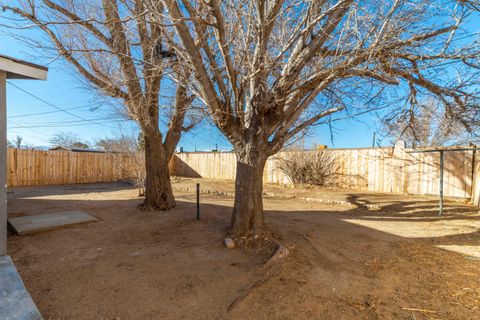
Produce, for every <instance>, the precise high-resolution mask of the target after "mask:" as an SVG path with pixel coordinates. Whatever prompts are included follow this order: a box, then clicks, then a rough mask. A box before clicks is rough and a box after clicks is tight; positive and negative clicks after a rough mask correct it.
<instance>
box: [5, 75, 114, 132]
mask: <svg viewBox="0 0 480 320" xmlns="http://www.w3.org/2000/svg"><path fill="white" fill-rule="evenodd" d="M7 83H8V84H9V85H11V86H13V87H14V88H17V89H18V90H20V91H22V92H24V93H26V94H28V95H29V96H31V97H33V98H35V99H37V100H38V101H41V102H43V103H45V104H47V105H49V106H51V107H53V108H55V109H57V110H59V111H62V112H64V113H66V114H68V115H71V116H72V117H75V118H77V119H80V120H83V121H87V122H90V123H92V124H96V125H102V126H104V127H110V128H113V127H111V126H107V125H105V124H104V123H101V122H98V123H97V122H95V121H92V120H90V119H85V118H83V117H80V116H78V115H76V114H75V113H72V112H69V111H68V110H65V109H63V108H60V107H58V106H56V105H54V104H53V103H50V102H48V101H46V100H44V99H42V98H40V97H38V96H36V95H34V94H33V93H30V92H28V91H27V90H24V89H22V88H20V87H19V86H17V85H15V84H13V83H11V82H10V81H7Z"/></svg>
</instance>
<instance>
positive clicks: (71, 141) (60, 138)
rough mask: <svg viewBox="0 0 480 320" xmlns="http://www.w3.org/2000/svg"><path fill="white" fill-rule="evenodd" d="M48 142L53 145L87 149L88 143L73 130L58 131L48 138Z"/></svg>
mask: <svg viewBox="0 0 480 320" xmlns="http://www.w3.org/2000/svg"><path fill="white" fill-rule="evenodd" d="M50 144H51V145H52V146H54V147H65V148H81V149H88V148H90V145H89V143H88V142H86V141H84V140H83V139H82V138H81V137H80V136H79V135H78V134H76V133H73V132H58V133H56V134H54V135H53V136H52V137H51V138H50Z"/></svg>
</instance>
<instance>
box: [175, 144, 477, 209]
mask: <svg viewBox="0 0 480 320" xmlns="http://www.w3.org/2000/svg"><path fill="white" fill-rule="evenodd" d="M409 151H411V150H409V149H403V148H400V147H397V148H363V149H325V150H321V151H320V150H319V151H291V152H280V153H278V154H277V155H274V156H272V157H270V158H269V159H268V161H267V163H266V167H265V171H264V176H263V178H264V182H265V183H278V184H290V183H291V182H290V179H289V178H288V177H287V176H286V175H285V174H284V172H283V170H282V169H281V168H280V166H281V164H282V161H283V159H289V158H294V157H296V158H301V157H304V156H305V155H307V154H311V153H316V152H327V153H329V154H330V155H331V156H332V157H333V158H334V160H335V163H336V166H335V168H336V173H337V174H338V175H339V176H341V177H342V187H345V188H349V189H354V190H368V191H375V192H387V193H402V194H416V195H438V193H439V175H440V170H439V161H440V159H439V154H438V153H416V154H410V153H408V152H409ZM477 162H478V161H477ZM172 167H173V168H172V169H173V171H172V173H173V174H175V175H178V176H187V177H203V178H211V179H228V180H232V179H234V178H235V167H236V160H235V154H233V153H219V152H210V153H179V154H177V155H176V157H175V159H174V163H173V165H172ZM473 167H474V153H473V151H458V152H446V153H445V170H444V194H445V196H447V197H459V198H475V194H477V199H478V198H480V166H479V165H477V166H476V170H474V168H473ZM474 180H475V181H477V183H476V184H475V190H473V192H472V189H474V184H473V181H474ZM472 196H473V197H472ZM474 200H475V199H474ZM477 201H480V199H478V200H477Z"/></svg>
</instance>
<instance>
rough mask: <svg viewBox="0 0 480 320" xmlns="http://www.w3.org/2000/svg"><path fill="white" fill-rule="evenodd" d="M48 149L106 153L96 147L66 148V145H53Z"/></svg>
mask: <svg viewBox="0 0 480 320" xmlns="http://www.w3.org/2000/svg"><path fill="white" fill-rule="evenodd" d="M48 151H71V152H94V153H106V152H105V151H103V150H98V149H84V148H67V147H53V148H50V149H48Z"/></svg>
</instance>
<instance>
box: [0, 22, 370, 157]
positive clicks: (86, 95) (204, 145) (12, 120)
mask: <svg viewBox="0 0 480 320" xmlns="http://www.w3.org/2000/svg"><path fill="white" fill-rule="evenodd" d="M28 32H31V33H32V36H34V37H35V36H38V33H37V32H34V31H28ZM0 54H4V55H8V56H12V57H15V58H19V59H24V60H27V61H31V62H34V63H38V64H41V65H48V67H49V73H48V80H47V81H33V80H10V82H11V84H7V109H8V110H7V112H8V121H7V122H8V124H7V130H8V138H9V139H12V138H14V137H16V136H21V137H22V138H23V141H24V142H25V143H27V144H31V145H35V146H48V145H49V139H50V138H51V136H52V135H54V134H55V133H58V132H73V133H76V134H78V135H79V136H80V137H81V138H82V139H84V140H87V141H94V140H96V139H101V138H105V137H109V136H113V135H115V133H116V132H118V128H119V123H121V124H122V126H123V127H126V128H136V125H135V124H134V123H133V122H125V121H121V122H118V119H119V117H118V116H117V115H116V114H115V107H114V105H112V103H111V102H108V100H107V102H105V99H104V98H103V97H101V96H99V95H98V93H97V92H95V91H94V90H92V89H90V88H87V87H86V86H85V85H84V84H83V83H82V82H81V80H80V78H79V77H78V76H76V75H75V73H74V71H73V70H72V69H71V68H69V67H68V66H67V65H66V64H65V63H62V62H61V61H51V60H47V59H45V58H42V57H41V52H40V51H38V49H36V48H31V47H27V46H26V45H24V44H23V43H21V42H18V41H17V40H16V39H14V38H13V37H12V36H10V35H9V34H7V33H5V32H4V31H3V32H2V30H0ZM15 86H16V87H15ZM17 87H18V88H17ZM19 88H20V89H19ZM22 90H23V91H22ZM24 91H26V92H28V93H30V94H32V95H34V96H36V97H38V98H40V99H42V100H44V101H45V102H42V101H40V100H38V99H37V98H35V97H33V96H31V95H29V94H27V93H25V92H24ZM52 105H54V106H57V107H59V108H62V109H65V110H67V111H68V113H70V114H68V113H66V112H57V111H58V109H56V108H55V107H54V106H52ZM92 108H95V110H93V111H92V110H91V109H92ZM46 112H52V113H47V114H42V115H32V114H37V113H46ZM72 114H74V115H72ZM79 118H81V119H88V120H91V121H83V120H80V119H79ZM375 119H376V118H375V117H374V116H369V115H365V116H363V117H361V118H360V119H357V120H355V121H353V120H348V121H347V120H345V121H340V122H337V123H336V124H335V127H334V128H333V144H332V141H331V134H330V133H331V132H330V129H329V128H328V127H326V126H324V127H318V128H315V129H312V130H311V132H310V133H309V135H308V137H307V138H305V146H306V147H311V146H312V145H313V144H326V145H328V146H329V147H336V148H349V147H369V146H371V144H372V136H373V132H374V129H373V128H374V127H375V126H376V122H375ZM179 147H183V148H184V150H186V151H193V150H195V149H196V150H211V149H214V148H216V147H218V149H220V150H230V149H231V146H230V144H229V143H228V141H227V140H226V139H225V138H224V137H223V136H222V134H221V133H220V132H219V131H218V130H217V129H216V128H215V127H214V126H211V125H209V124H208V123H204V124H202V125H201V126H200V127H197V128H196V129H194V130H192V131H191V132H189V133H188V134H186V135H184V136H183V137H182V139H181V141H180V143H179Z"/></svg>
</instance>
